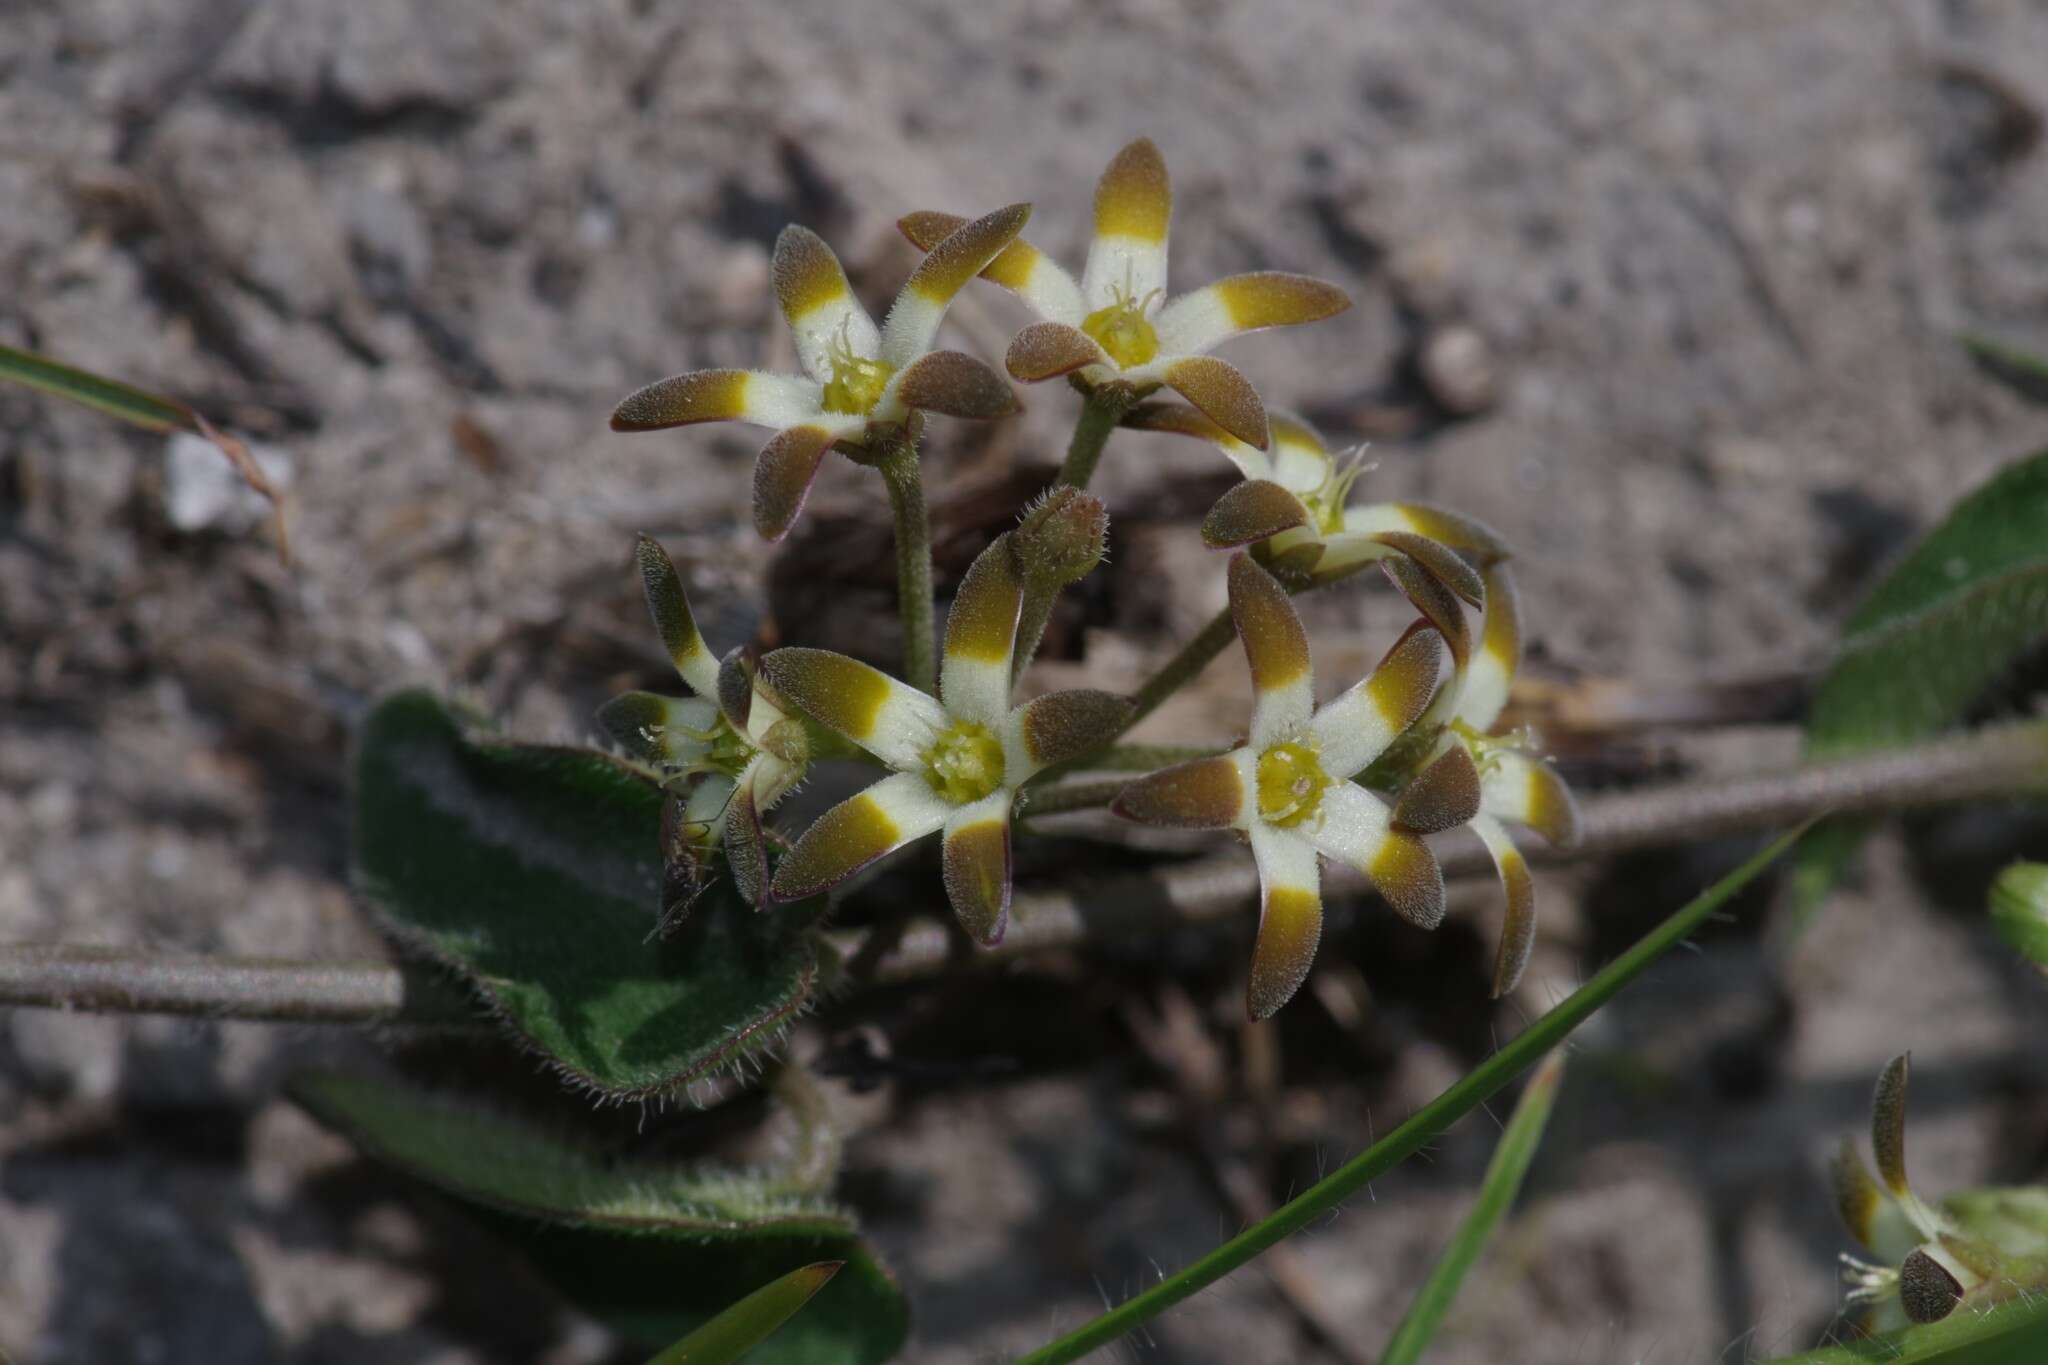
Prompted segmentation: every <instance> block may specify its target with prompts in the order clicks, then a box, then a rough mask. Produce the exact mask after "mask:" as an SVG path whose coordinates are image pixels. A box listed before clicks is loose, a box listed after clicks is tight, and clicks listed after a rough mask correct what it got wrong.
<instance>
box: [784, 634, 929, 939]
mask: <svg viewBox="0 0 2048 1365" xmlns="http://www.w3.org/2000/svg"><path fill="white" fill-rule="evenodd" d="M768 657H769V658H771V659H772V658H774V657H775V656H774V655H772V654H771V655H769V656H768ZM952 812H953V807H952V806H950V805H948V804H947V803H946V801H945V800H944V799H943V798H942V797H940V795H939V794H938V793H937V792H935V791H933V790H932V788H931V784H930V783H929V782H927V781H925V780H924V778H922V777H920V776H918V775H916V774H915V773H892V774H890V775H889V776H888V777H885V778H883V779H882V780H881V781H880V782H877V783H875V785H874V786H872V787H869V788H868V789H867V790H866V791H864V792H861V793H859V794H858V795H855V796H851V797H848V798H847V799H846V800H844V801H841V802H840V803H839V804H838V805H836V806H834V807H833V808H832V809H831V810H828V811H826V812H825V813H824V814H823V815H821V816H819V817H818V820H817V823H816V824H813V825H812V826H811V827H810V828H809V829H807V830H805V831H804V837H803V838H801V839H799V840H797V841H796V847H795V848H792V849H791V850H790V851H789V852H788V854H787V855H785V856H784V858H783V859H782V864H781V866H779V867H777V868H776V869H775V880H774V881H773V882H771V883H770V884H769V887H768V895H769V898H770V899H772V900H777V901H798V900H803V899H804V898H805V897H807V896H815V895H817V894H818V893H819V892H820V891H826V890H829V889H831V888H832V887H834V886H837V885H838V884H839V883H841V882H843V881H845V880H846V879H847V878H848V877H851V876H852V875H853V874H854V873H856V872H858V871H860V870H861V869H862V868H864V867H866V866H867V865H868V864H869V863H872V862H873V861H875V859H877V858H879V857H881V856H882V855H884V854H886V853H893V852H895V851H896V850H897V849H899V848H901V847H903V846H904V845H905V844H907V843H909V842H910V841H911V840H913V839H921V838H923V837H924V836H925V835H927V834H930V833H932V832H933V831H934V830H937V829H940V828H942V827H943V826H944V825H945V823H946V818H947V817H948V816H949V815H951V814H952Z"/></svg>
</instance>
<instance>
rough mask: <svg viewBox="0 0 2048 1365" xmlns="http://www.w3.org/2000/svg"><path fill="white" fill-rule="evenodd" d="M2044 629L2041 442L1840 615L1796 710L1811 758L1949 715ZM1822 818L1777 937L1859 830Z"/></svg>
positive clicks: (2046, 551) (1863, 824)
mask: <svg viewBox="0 0 2048 1365" xmlns="http://www.w3.org/2000/svg"><path fill="white" fill-rule="evenodd" d="M2044 637H2048V450H2044V451H2040V452H2038V453H2036V454H2034V455H2032V456H2029V457H2028V458H2026V459H2023V460H2020V461H2018V462H2016V463H2014V464H2012V465H2009V466H2007V467H2006V468H2005V469H2004V470H2002V471H2000V472H1999V473H1998V474H1997V475H1996V476H1995V477H1993V478H1992V479H1991V481H1990V482H1988V483H1986V484H1985V485H1984V486H1983V487H1981V488H1979V489H1977V490H1976V491H1975V492H1974V493H1971V494H1970V495H1969V496H1967V497H1965V498H1964V499H1963V500H1962V501H1961V502H1959V503H1957V504H1956V506H1955V508H1954V509H1953V510H1952V511H1951V512H1950V513H1949V515H1948V517H1947V518H1946V519H1945V520H1944V521H1943V522H1942V523H1941V525H1940V526H1938V527H1936V528H1935V529H1934V530H1933V531H1932V532H1930V533H1929V534H1928V535H1927V537H1926V538H1925V539H1924V540H1922V541H1921V542H1920V544H1919V545H1918V546H1917V547H1916V548H1915V549H1914V550H1913V551H1912V553H1910V554H1909V555H1907V556H1906V558H1905V559H1904V560H1903V561H1901V562H1900V563H1899V565H1898V567H1896V568H1895V569H1893V570H1892V571H1891V573H1890V574H1888V575H1887V576H1886V577H1885V580H1884V581H1883V582H1882V583H1880V584H1879V585H1878V586H1877V588H1876V590H1875V591H1874V592H1872V593H1871V595H1870V597H1869V598H1868V599H1867V600H1866V601H1865V602H1864V603H1863V605H1862V606H1861V607H1860V608H1858V609H1857V611H1856V614H1855V615H1854V616H1852V617H1851V618H1850V619H1849V623H1848V625H1847V627H1846V628H1845V629H1844V631H1843V635H1842V642H1841V645H1840V647H1839V649H1838V650H1837V651H1836V654H1835V660H1834V663H1833V664H1832V665H1831V666H1830V668H1829V669H1828V672H1827V674H1826V676H1825V677H1823V678H1822V679H1821V682H1820V686H1819V688H1818V690H1817V691H1816V693H1815V695H1814V700H1813V707H1812V710H1811V713H1810V714H1809V716H1808V718H1807V727H1806V738H1807V751H1808V753H1810V754H1811V755H1813V756H1814V757H1816V758H1825V757H1833V756H1837V755H1841V754H1848V753H1855V752H1859V751H1865V750H1870V749H1883V748H1890V747H1893V746H1895V745H1900V744H1905V743H1908V742H1911V741H1913V740H1917V739H1923V738H1926V737H1927V736H1929V735H1932V734H1935V733H1937V732H1939V731H1941V730H1945V729H1947V728H1949V727H1950V726H1952V725H1955V724H1956V723H1957V722H1958V721H1960V720H1961V719H1962V718H1963V716H1964V714H1965V713H1966V712H1967V711H1968V709H1969V707H1970V705H1971V703H1972V702H1974V701H1976V700H1977V699H1978V698H1980V697H1981V696H1983V695H1984V693H1985V692H1986V691H1988V690H1989V689H1990V687H1991V686H1992V684H1994V683H1996V682H1997V681H1998V679H1999V678H2000V677H2001V676H2002V675H2003V674H2004V673H2005V672H2006V670H2007V669H2009V668H2010V667H2011V666H2012V664H2013V663H2014V662H2015V660H2017V659H2018V658H2019V657H2020V655H2022V654H2023V653H2024V652H2025V651H2027V650H2028V649H2030V648H2031V647H2033V646H2035V645H2037V644H2039V643H2040V641H2041V640H2042V639H2043V638H2044ZM1869 827H1870V826H1869V822H1868V821H1867V820H1861V819H1858V820H1842V821H1830V822H1828V823H1827V824H1825V825H1823V826H1821V827H1820V828H1819V829H1817V830H1815V831H1814V835H1813V837H1812V839H1810V840H1809V841H1808V843H1807V844H1806V845H1805V846H1803V847H1802V848H1801V849H1800V850H1799V852H1798V854H1797V855H1796V856H1795V858H1794V860H1793V869H1792V876H1791V891H1790V896H1789V901H1790V906H1791V913H1790V918H1789V919H1788V921H1787V922H1786V923H1785V925H1784V926H1783V928H1782V929H1781V932H1780V934H1779V946H1780V947H1781V948H1782V947H1785V946H1789V944H1790V943H1791V942H1792V941H1793V940H1794V939H1795V938H1796V937H1797V935H1798V933H1799V932H1800V931H1801V930H1802V929H1803V928H1804V926H1805V924H1806V923H1807V922H1808V921H1809V920H1810V919H1811V917H1812V915H1813V912H1814V911H1815V910H1816V909H1817V908H1818V907H1819V905H1820V902H1821V901H1822V900H1823V899H1824V898H1825V897H1826V896H1827V894H1828V892H1829V891H1831V890H1832V889H1833V887H1834V885H1835V883H1836V882H1837V881H1838V880H1839V878H1840V876H1841V874H1842V872H1843V871H1845V870H1846V868H1847V866H1848V863H1849V861H1850V859H1851V858H1852V857H1853V856H1854V854H1855V852H1856V850H1857V848H1858V847H1859V846H1860V845H1861V843H1862V840H1863V836H1864V835H1865V834H1866V833H1867V832H1868V830H1869Z"/></svg>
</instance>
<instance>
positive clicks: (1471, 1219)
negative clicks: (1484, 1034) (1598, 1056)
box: [1380, 1052, 1564, 1365]
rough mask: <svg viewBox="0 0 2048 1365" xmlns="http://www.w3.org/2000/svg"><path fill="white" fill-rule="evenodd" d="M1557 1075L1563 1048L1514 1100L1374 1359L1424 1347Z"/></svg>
mask: <svg viewBox="0 0 2048 1365" xmlns="http://www.w3.org/2000/svg"><path fill="white" fill-rule="evenodd" d="M1563 1076H1564V1053H1562V1052H1553V1053H1551V1054H1550V1056H1549V1057H1548V1058H1547V1059H1546V1060H1545V1061H1544V1063H1543V1067H1542V1069H1541V1070H1539V1071H1538V1072H1537V1073H1536V1075H1535V1076H1534V1077H1533V1078H1532V1079H1531V1080H1530V1082H1529V1086H1528V1088H1527V1089H1526V1090H1524V1091H1523V1092H1522V1098H1521V1099H1520V1100H1518V1101H1516V1103H1515V1112H1514V1114H1513V1116H1512V1117H1510V1118H1509V1119H1508V1126H1507V1130H1506V1131H1505V1132H1503V1133H1502V1134H1501V1138H1500V1144H1499V1145H1498V1146H1496V1147H1495V1148H1494V1149H1493V1160H1492V1161H1490V1162H1488V1163H1487V1166H1486V1178H1485V1179H1484V1180H1483V1181H1481V1182H1480V1186H1479V1202H1478V1203H1476V1204H1474V1205H1473V1206H1472V1212H1471V1213H1469V1214H1467V1215H1466V1216H1465V1221H1464V1222H1463V1223H1462V1224H1460V1225H1459V1227H1458V1232H1457V1235H1456V1236H1454V1237H1453V1238H1451V1242H1450V1245H1449V1246H1446V1247H1445V1248H1444V1254H1443V1255H1442V1256H1440V1257H1439V1258H1437V1263H1436V1268H1435V1269H1433V1270H1431V1271H1430V1272H1429V1278H1428V1279H1427V1280H1425V1281H1424V1282H1423V1285H1422V1288H1421V1289H1420V1290H1419V1291H1417V1293H1416V1295H1415V1302H1413V1303H1411V1304H1409V1305H1408V1315H1407V1316H1406V1317H1404V1318H1402V1319H1401V1325H1400V1326H1398V1327H1396V1328H1395V1329H1394V1336H1393V1339H1392V1340H1390V1341H1389V1342H1388V1343H1387V1349H1386V1351H1385V1352H1384V1353H1383V1354H1382V1355H1381V1356H1380V1365H1415V1362H1416V1361H1419V1360H1421V1359H1422V1356H1423V1353H1424V1352H1425V1351H1427V1350H1428V1349H1429V1343H1430V1342H1431V1340H1432V1339H1434V1338H1435V1336H1436V1329H1437V1327H1438V1326H1439V1325H1440V1324H1441V1323H1442V1322H1443V1318H1444V1313H1445V1312H1446V1311H1447V1310H1449V1308H1450V1306H1451V1300H1453V1299H1455V1298H1456V1297H1457V1296H1458V1286H1459V1285H1460V1284H1462V1283H1463V1282H1464V1279H1465V1275H1466V1272H1468V1271H1469V1270H1471V1269H1472V1263H1473V1262H1474V1261H1477V1260H1478V1259H1479V1253H1480V1252H1481V1251H1482V1250H1484V1249H1485V1247H1486V1242H1487V1239H1488V1238H1489V1237H1491V1236H1492V1235H1493V1230H1494V1228H1495V1227H1496V1226H1497V1225H1498V1224H1499V1223H1500V1220H1501V1218H1502V1216H1503V1215H1505V1214H1506V1213H1507V1211H1508V1206H1509V1205H1511V1204H1513V1203H1514V1202H1515V1194H1516V1192H1517V1191H1519V1190H1520V1189H1521V1188H1522V1177H1523V1176H1525V1175H1527V1174H1528V1173H1529V1163H1530V1162H1531V1161H1533V1160H1534V1159H1535V1157H1536V1149H1537V1147H1539V1146H1540V1145H1542V1142H1543V1129H1544V1126H1545V1125H1546V1124H1547V1123H1549V1121H1550V1106H1551V1104H1552V1103H1553V1102H1554V1101H1555V1100H1556V1099H1557V1086H1558V1082H1559V1081H1560V1080H1561V1079H1563Z"/></svg>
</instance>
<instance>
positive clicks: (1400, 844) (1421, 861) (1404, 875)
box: [1311, 782, 1444, 929]
mask: <svg viewBox="0 0 2048 1365" xmlns="http://www.w3.org/2000/svg"><path fill="white" fill-rule="evenodd" d="M1391 820H1392V816H1391V815H1390V813H1389V812H1388V810H1387V805H1386V802H1384V801H1382V800H1380V799H1379V798H1378V797H1377V796H1374V795H1373V794H1372V793H1371V792H1369V791H1367V790H1366V789H1365V788H1363V787H1361V786H1359V785H1358V784H1357V783H1355V782H1336V783H1332V784H1331V785H1330V786H1329V787H1328V788H1327V789H1325V791H1324V792H1323V801H1322V818H1321V821H1320V822H1319V823H1318V824H1317V826H1316V828H1315V830H1314V831H1313V832H1312V835H1311V837H1313V838H1314V840H1315V844H1316V847H1317V848H1319V849H1321V850H1322V851H1323V853H1324V854H1325V855H1327V856H1329V857H1331V858H1335V859H1336V860H1337V861H1339V862H1341V863H1347V864H1349V865H1350V866H1352V867H1355V868H1357V869H1358V870H1359V871H1360V872H1363V873H1364V874H1365V875H1366V876H1367V877H1368V878H1370V879H1371V881H1372V884H1373V889H1375V890H1376V891H1378V892H1379V893H1380V896H1381V897H1382V898H1383V899H1384V900H1385V901H1386V902H1387V904H1388V905H1389V906H1391V907H1392V908H1393V911H1394V913H1395V914H1397V915H1399V916H1400V917H1401V918H1402V919H1405V920H1407V921H1408V922H1409V923H1410V924H1412V925H1414V926H1416V927H1417V928H1418V929H1434V928H1436V926H1437V925H1439V924H1441V923H1442V922H1443V918H1444V874H1443V870H1442V869H1441V868H1440V867H1438V866H1437V861H1436V855H1435V854H1434V853H1432V852H1430V851H1429V845H1428V844H1425V843H1423V842H1422V840H1421V839H1419V838H1417V837H1416V836H1415V835H1413V834H1404V833H1402V832H1401V831H1400V830H1397V829H1394V828H1393V827H1392V825H1391Z"/></svg>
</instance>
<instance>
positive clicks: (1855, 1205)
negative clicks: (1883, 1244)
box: [1828, 1137, 1884, 1247]
mask: <svg viewBox="0 0 2048 1365" xmlns="http://www.w3.org/2000/svg"><path fill="white" fill-rule="evenodd" d="M1828 1172H1829V1174H1830V1176H1832V1177H1833V1181H1834V1187H1835V1208H1836V1210H1837V1211H1839V1212H1840V1213H1841V1215H1842V1223H1843V1225H1844V1226H1845V1227H1847V1228H1848V1229H1849V1235H1850V1236H1852V1237H1854V1238H1855V1239H1856V1240H1857V1241H1859V1242H1861V1243H1862V1244H1863V1245H1864V1246H1866V1247H1867V1246H1869V1245H1870V1244H1871V1234H1872V1229H1873V1228H1875V1227H1876V1226H1877V1214H1878V1210H1880V1209H1882V1208H1883V1207H1884V1191H1882V1190H1880V1189H1879V1188H1878V1187H1877V1181H1875V1180H1873V1179H1872V1178H1871V1175H1870V1168H1869V1167H1868V1166H1865V1165H1864V1164H1863V1158H1862V1157H1861V1156H1859V1155H1858V1154H1857V1152H1856V1142H1855V1140H1854V1139H1853V1138H1846V1137H1845V1138H1843V1139H1842V1145H1841V1147H1840V1148H1839V1149H1837V1150H1836V1152H1835V1158H1834V1160H1833V1161H1832V1162H1830V1163H1829V1166H1828Z"/></svg>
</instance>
